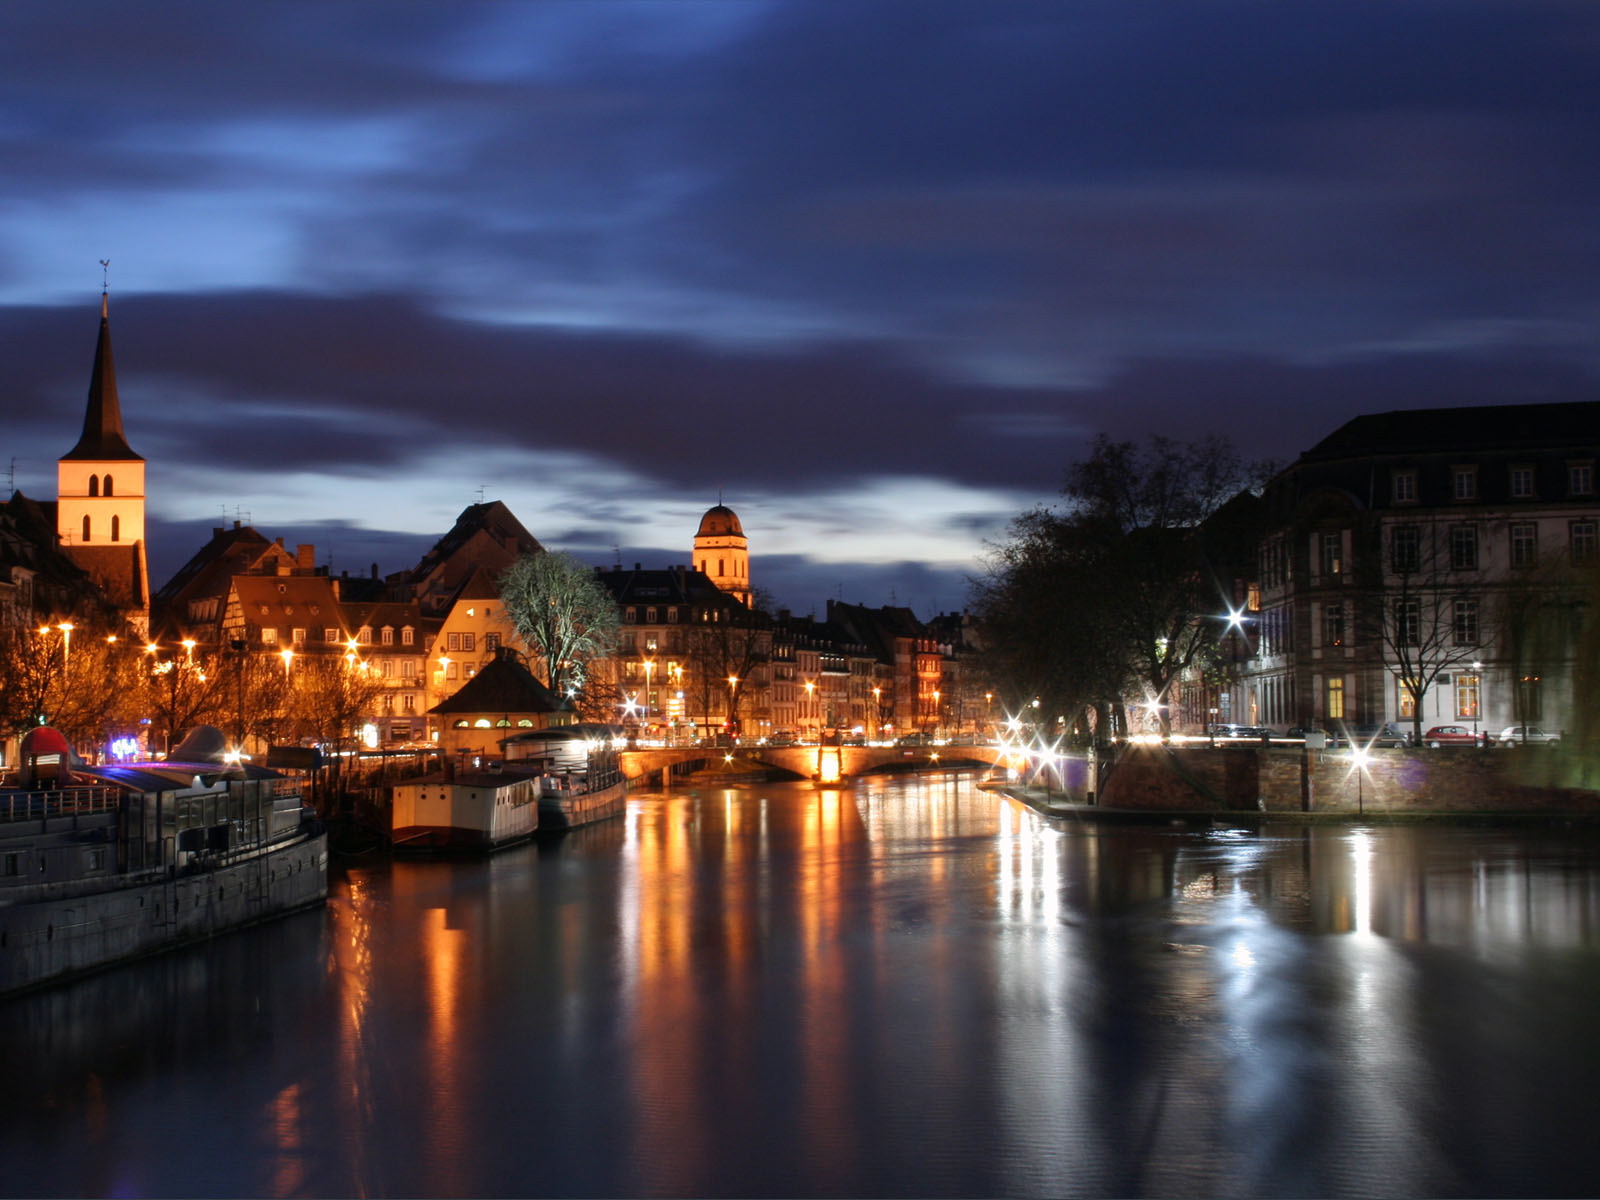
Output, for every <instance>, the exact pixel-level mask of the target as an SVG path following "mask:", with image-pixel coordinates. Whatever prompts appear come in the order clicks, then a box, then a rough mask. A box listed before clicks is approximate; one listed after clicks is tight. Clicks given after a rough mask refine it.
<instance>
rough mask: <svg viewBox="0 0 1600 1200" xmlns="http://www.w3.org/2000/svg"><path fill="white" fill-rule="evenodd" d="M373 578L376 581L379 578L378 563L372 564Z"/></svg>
mask: <svg viewBox="0 0 1600 1200" xmlns="http://www.w3.org/2000/svg"><path fill="white" fill-rule="evenodd" d="M372 577H373V578H374V579H376V578H377V577H378V564H377V563H373V564H372Z"/></svg>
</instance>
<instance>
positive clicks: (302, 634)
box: [289, 626, 306, 646]
mask: <svg viewBox="0 0 1600 1200" xmlns="http://www.w3.org/2000/svg"><path fill="white" fill-rule="evenodd" d="M289 640H290V641H291V642H293V643H294V644H295V645H296V646H303V645H305V643H306V631H305V630H304V629H301V628H299V627H298V626H296V627H295V628H294V629H292V630H290V632H289Z"/></svg>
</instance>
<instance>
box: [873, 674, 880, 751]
mask: <svg viewBox="0 0 1600 1200" xmlns="http://www.w3.org/2000/svg"><path fill="white" fill-rule="evenodd" d="M882 723H883V689H882V688H881V687H875V688H873V689H872V740H873V741H877V740H878V732H879V730H878V726H879V725H881V724H882Z"/></svg>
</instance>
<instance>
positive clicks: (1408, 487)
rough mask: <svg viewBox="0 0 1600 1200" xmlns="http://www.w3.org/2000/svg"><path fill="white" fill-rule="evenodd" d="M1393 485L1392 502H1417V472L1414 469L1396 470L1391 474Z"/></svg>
mask: <svg viewBox="0 0 1600 1200" xmlns="http://www.w3.org/2000/svg"><path fill="white" fill-rule="evenodd" d="M1391 479H1392V481H1393V487H1394V502H1395V503H1396V504H1415V503H1416V502H1417V473H1416V472H1415V471H1396V472H1395V473H1394V475H1393V476H1391Z"/></svg>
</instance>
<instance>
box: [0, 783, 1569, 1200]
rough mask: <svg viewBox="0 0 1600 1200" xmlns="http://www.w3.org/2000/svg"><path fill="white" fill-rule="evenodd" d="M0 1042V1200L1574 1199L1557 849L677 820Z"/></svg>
mask: <svg viewBox="0 0 1600 1200" xmlns="http://www.w3.org/2000/svg"><path fill="white" fill-rule="evenodd" d="M332 893H333V894H332V897H331V899H330V902H329V905H328V907H327V908H326V909H325V910H320V911H316V912H311V913H306V914H301V915H297V916H294V917H291V918H289V919H286V920H283V921H279V922H276V923H273V924H270V925H266V926H262V927H260V928H257V929H253V930H248V931H245V932H243V933H240V934H236V935H233V936H230V937H226V938H221V939H218V940H217V941H215V942H214V943H212V944H210V945H209V946H206V947H202V948H196V949H191V950H186V951H182V952H179V953H175V954H169V955H165V956H162V957H160V958H156V959H151V960H148V961H145V962H141V963H137V964H134V965H132V966H129V967H124V968H119V969H117V970H114V971H110V972H106V973H103V974H100V975H98V976H95V977H92V978H90V979H86V980H84V981H82V982H80V983H77V984H74V985H70V986H67V987H63V988H58V989H55V990H53V991H49V992H45V993H41V994H37V995H33V996H27V997H22V998H19V999H15V1000H12V1001H9V1002H6V1003H4V1004H0V1021H3V1022H4V1033H3V1034H0V1067H3V1070H4V1078H5V1080H6V1083H7V1086H6V1087H5V1089H4V1093H3V1094H4V1099H0V1163H3V1164H4V1167H3V1170H0V1191H3V1193H4V1194H6V1195H38V1196H44V1195H101V1196H144V1195H159V1196H191V1195H193V1196H226V1195H262V1196H300V1195H309V1196H468V1195H471V1196H503V1195H506V1196H532V1195H556V1196H589V1195H606V1196H625V1195H668V1196H721V1195H742V1196H762V1195H773V1196H776V1195H783V1196H813V1195H815V1196H862V1195H874V1196H901V1195H918V1196H950V1195H963V1196H967V1195H981V1196H989V1195H1015V1196H1051V1197H1057V1196H1102V1195H1118V1196H1259V1195H1274V1196H1299V1195H1308V1196H1309V1195H1334V1196H1368V1195H1483V1196H1504V1195H1547V1196H1554V1195H1573V1196H1577V1195H1595V1194H1600V1153H1597V1151H1596V1148H1595V1145H1596V1139H1595V1128H1594V1126H1595V1117H1596V1114H1597V1111H1600V1100H1597V1097H1600V1021H1597V1017H1600V838H1597V835H1596V834H1595V833H1594V832H1593V831H1590V830H1538V831H1534V830H1522V829H1516V830H1506V829H1481V828H1455V827H1438V826H1435V827H1425V828H1397V827H1378V826H1372V827H1338V828H1316V829H1301V828H1297V827H1292V826H1281V827H1269V828H1267V829H1264V830H1263V831H1261V832H1260V833H1243V832H1238V831H1227V832H1224V831H1217V832H1210V833H1194V832H1185V831H1182V830H1178V829H1167V828H1164V827H1148V826H1146V827H1121V828H1116V827H1108V828H1101V829H1095V828H1092V827H1082V826H1078V827H1068V826H1063V825H1059V824H1052V823H1051V822H1050V821H1047V820H1045V819H1044V818H1042V817H1040V816H1039V815H1037V814H1036V813H1034V812H1033V811H1032V810H1030V809H1028V808H1026V807H1023V806H1021V805H1018V804H1016V803H1014V802H1012V801H1009V800H1005V799H1001V798H997V797H995V796H994V795H992V794H989V793H987V792H983V791H980V790H979V789H977V788H976V787H974V786H973V784H972V782H971V781H970V780H968V779H957V778H954V777H925V778H922V779H912V780H900V781H894V782H876V783H860V784H858V785H857V786H856V787H854V788H852V789H848V790H841V791H819V790H813V789H811V788H809V787H804V786H799V785H787V784H784V785H760V786H756V785H752V786H741V787H738V788H733V789H727V790H712V789H700V790H697V791H696V790H685V791H676V792H672V793H659V794H657V793H651V794H639V795H635V796H633V797H631V798H630V801H629V806H628V812H627V816H626V817H625V818H624V819H622V820H617V821H612V822H610V823H608V824H606V825H603V826H598V827H593V828H590V829H585V830H580V831H577V832H576V833H573V834H570V835H568V836H567V837H566V838H564V839H561V840H554V841H547V842H542V843H539V844H535V845H530V846H526V847H521V848H517V849H513V850H510V851H507V852H504V853H502V854H500V855H498V856H496V857H494V858H492V859H489V860H469V861H400V862H394V863H390V862H389V861H387V860H386V859H377V858H374V859H373V860H372V861H370V862H364V861H357V862H354V863H352V864H350V865H349V866H348V868H346V869H343V870H341V871H339V872H338V873H337V874H336V878H335V880H334V885H333V889H332Z"/></svg>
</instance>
